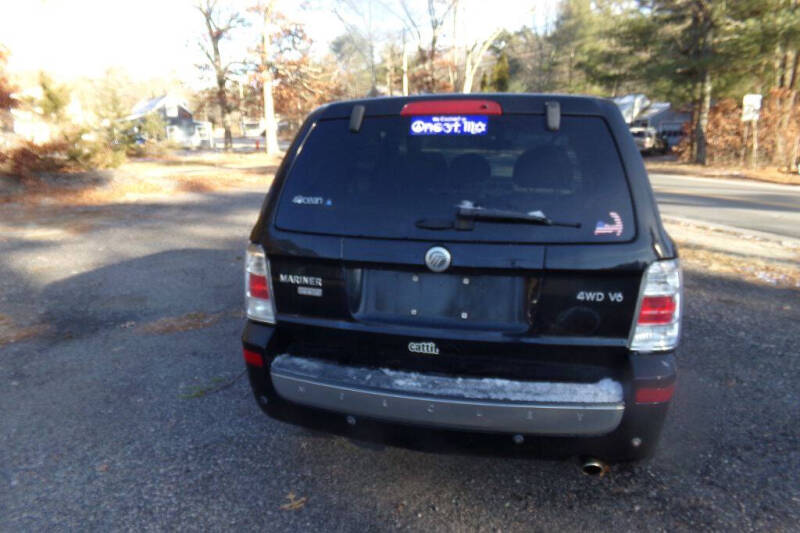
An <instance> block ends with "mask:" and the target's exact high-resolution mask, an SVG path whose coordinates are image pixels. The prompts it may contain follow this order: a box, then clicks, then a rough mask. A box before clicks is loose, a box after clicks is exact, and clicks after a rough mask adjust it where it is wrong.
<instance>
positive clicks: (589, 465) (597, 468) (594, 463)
mask: <svg viewBox="0 0 800 533" xmlns="http://www.w3.org/2000/svg"><path fill="white" fill-rule="evenodd" d="M610 471H611V468H610V467H609V466H608V464H607V463H606V462H605V461H601V460H600V459H597V458H595V457H587V458H585V459H584V460H583V461H582V463H581V472H583V473H584V474H586V475H587V476H592V477H595V476H597V477H603V476H604V475H606V474H607V473H608V472H610Z"/></svg>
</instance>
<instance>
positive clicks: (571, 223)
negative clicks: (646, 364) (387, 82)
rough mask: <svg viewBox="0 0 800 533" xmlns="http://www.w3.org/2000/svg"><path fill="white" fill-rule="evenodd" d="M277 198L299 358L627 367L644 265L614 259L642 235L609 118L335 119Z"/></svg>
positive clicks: (276, 266)
mask: <svg viewBox="0 0 800 533" xmlns="http://www.w3.org/2000/svg"><path fill="white" fill-rule="evenodd" d="M495 107H496V108H497V109H499V106H496V104H494V106H492V107H491V109H495ZM279 194H280V197H279V199H278V201H277V213H276V215H275V218H274V224H275V230H276V232H275V233H276V234H278V233H279V234H280V235H281V236H282V237H281V239H280V242H281V244H280V245H275V246H271V247H269V248H268V250H267V252H268V254H269V259H270V261H271V265H272V267H271V273H272V282H273V287H274V294H275V302H276V305H277V312H278V320H279V321H280V322H281V323H282V325H283V326H284V327H283V328H282V329H283V330H284V331H285V335H286V337H287V339H288V341H287V342H289V343H290V344H291V345H292V349H293V350H295V351H297V352H302V353H304V354H305V355H314V356H320V357H328V358H334V359H338V360H355V359H358V360H360V361H362V362H367V363H369V364H372V365H376V366H382V365H386V366H394V367H401V368H423V369H434V370H437V369H439V370H444V369H447V370H450V371H455V370H458V371H459V372H464V373H471V374H480V375H484V374H490V375H496V376H501V375H503V374H506V375H509V374H510V375H511V376H510V377H518V376H519V374H515V372H517V371H515V370H513V369H511V368H512V367H510V366H509V365H508V364H505V363H503V361H505V360H506V359H509V358H510V359H515V360H521V361H523V362H525V363H530V364H531V365H533V366H531V367H530V368H531V369H532V368H534V367H536V368H542V365H546V366H548V369H549V370H548V371H547V373H548V375H549V376H550V377H553V376H557V375H559V368H561V365H563V364H565V363H569V364H574V363H575V362H582V363H585V364H586V365H588V366H601V367H608V366H618V365H620V364H621V361H622V358H623V356H624V353H625V347H626V345H627V339H628V336H629V332H630V328H631V323H632V319H633V315H634V312H635V308H636V303H637V296H638V291H639V285H640V282H641V277H642V271H643V268H644V264H641V263H637V262H635V261H634V262H630V263H621V262H619V261H614V260H609V259H608V257H609V256H614V257H622V256H624V254H620V247H622V248H623V249H624V247H625V246H626V245H628V244H629V243H632V241H633V240H634V239H635V236H636V231H637V229H636V223H635V217H634V209H633V204H632V201H631V195H630V191H629V188H628V183H627V181H626V176H625V172H624V170H623V167H622V164H621V161H620V156H619V153H618V150H617V147H616V144H615V142H614V139H613V137H612V135H611V132H610V130H609V127H608V125H607V124H606V123H605V120H604V119H603V118H602V117H600V116H570V115H563V116H561V117H560V125H559V127H558V128H557V129H553V128H552V124H551V127H548V123H547V119H546V117H545V115H543V114H516V113H515V114H502V113H499V112H498V113H497V114H486V115H480V114H453V112H452V106H450V111H449V112H448V114H446V115H437V114H435V112H434V113H431V114H426V115H416V114H405V115H398V116H367V117H365V118H364V120H363V123H362V124H361V126H360V129H359V130H358V131H357V132H353V131H351V128H350V121H349V120H348V119H344V118H332V119H321V120H319V121H317V122H316V124H315V125H314V127H313V128H311V130H310V133H308V134H307V136H306V138H305V139H304V140H303V142H302V144H301V145H300V148H299V150H298V155H297V156H296V158H295V160H294V161H293V162H292V164H291V166H290V168H289V170H288V176H287V179H286V181H285V182H284V185H283V187H282V190H281V191H280V193H279ZM287 242H291V246H289V245H287ZM432 247H442V248H444V249H445V250H446V251H447V252H448V253H449V255H450V264H449V265H448V266H447V268H446V270H445V271H444V272H432V271H431V268H430V266H426V264H425V257H426V253H427V252H428V251H429V250H430V249H431V248H432ZM565 254H569V255H570V256H571V257H573V258H574V257H577V258H578V260H576V261H568V262H564V261H560V260H559V258H560V257H563V256H564V255H565ZM355 332H359V333H361V334H360V335H354V333H355ZM498 343H499V344H498ZM430 356H434V357H430ZM436 356H438V357H436ZM531 372H534V373H535V371H533V370H531ZM606 374H607V373H606V372H600V373H599V374H598V373H596V372H589V373H587V375H586V379H587V380H591V379H595V378H596V377H597V375H606ZM569 379H575V376H574V375H571V376H570V377H569Z"/></svg>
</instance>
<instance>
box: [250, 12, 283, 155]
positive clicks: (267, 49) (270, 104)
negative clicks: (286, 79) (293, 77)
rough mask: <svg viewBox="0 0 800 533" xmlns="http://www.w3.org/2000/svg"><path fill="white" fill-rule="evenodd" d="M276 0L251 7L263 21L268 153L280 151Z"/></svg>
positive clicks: (262, 77)
mask: <svg viewBox="0 0 800 533" xmlns="http://www.w3.org/2000/svg"><path fill="white" fill-rule="evenodd" d="M275 3H276V0H266V1H259V2H258V3H257V4H256V5H254V6H253V7H252V8H251V11H254V12H256V13H258V15H259V16H260V18H261V21H262V27H261V50H260V52H261V54H260V56H261V65H260V71H261V89H262V95H263V99H264V126H265V139H264V141H265V142H264V150H265V151H266V153H267V154H277V153H278V152H280V147H279V146H278V121H277V119H276V118H275V99H274V98H273V94H272V90H273V84H274V76H273V72H272V69H273V65H272V34H273V33H274V31H275V23H274V22H275V21H274V20H273V19H274V18H275V17H276V11H275Z"/></svg>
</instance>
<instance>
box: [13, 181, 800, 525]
mask: <svg viewBox="0 0 800 533" xmlns="http://www.w3.org/2000/svg"><path fill="white" fill-rule="evenodd" d="M262 199H263V194H262V192H261V191H258V190H238V191H228V192H204V193H193V194H190V193H183V194H175V195H173V196H171V197H169V198H162V199H157V200H156V199H154V200H152V201H149V202H139V203H131V204H116V205H101V206H94V207H83V208H67V207H64V208H55V207H54V208H46V207H45V208H43V209H40V210H39V211H36V213H35V215H36V216H35V217H34V218H31V216H26V217H23V216H22V210H23V208H22V207H13V206H4V207H3V209H4V212H5V213H6V214H7V215H6V216H4V217H3V220H2V221H0V226H2V233H0V332H2V335H0V384H2V386H0V530H3V531H21V530H44V529H55V530H86V529H94V530H145V529H157V530H163V529H170V530H173V529H174V530H197V529H214V530H222V529H237V530H238V529H243V530H264V529H267V530H325V531H381V530H395V529H400V530H414V531H432V530H436V531H465V530H479V531H548V530H567V531H575V530H584V531H590V530H592V531H593V530H616V531H620V530H650V531H656V530H698V529H714V530H731V529H736V530H762V531H775V530H790V529H795V528H796V527H797V523H798V520H800V466H798V465H800V438H799V437H800V404H799V403H798V390H800V389H798V385H797V376H798V375H800V364H799V363H798V362H799V360H800V358H799V357H798V355H800V349H798V344H797V339H798V338H799V337H800V298H798V296H800V289H798V288H797V287H796V286H792V284H781V283H772V284H770V283H761V282H759V281H758V280H757V279H753V278H744V277H737V276H733V275H726V274H722V273H718V272H716V271H715V270H714V269H712V268H700V267H697V266H691V263H690V266H689V268H688V269H687V271H686V274H685V275H686V294H687V297H686V301H687V308H686V315H685V319H684V325H685V330H684V331H685V335H684V339H683V344H682V346H681V349H680V352H679V365H680V367H679V372H680V374H679V384H678V389H677V392H676V395H675V400H674V402H673V406H672V409H671V412H670V416H669V418H668V422H667V425H666V428H665V432H664V434H663V435H662V440H661V446H660V449H659V451H658V453H657V455H656V456H655V457H654V458H653V459H652V460H649V461H647V462H643V463H639V464H632V465H616V466H614V467H613V469H612V471H611V473H610V474H608V475H606V476H605V477H602V478H593V477H587V476H584V475H583V474H581V473H580V471H579V469H578V468H577V464H576V462H575V461H566V460H565V461H552V460H540V459H537V458H513V459H509V458H497V457H483V456H480V457H476V456H468V455H439V454H430V453H421V452H414V451H409V450H404V449H396V448H385V449H375V448H374V447H372V446H369V447H368V446H364V445H359V444H358V443H354V442H351V441H349V440H347V439H344V438H333V437H327V436H324V435H318V434H312V433H309V432H307V431H305V430H301V429H298V428H295V427H291V426H287V425H283V424H280V423H278V422H275V421H272V420H270V419H268V418H266V417H265V416H264V415H263V414H262V413H261V411H260V410H259V409H258V407H257V405H256V404H255V402H254V401H253V399H252V397H251V393H250V389H249V386H248V384H247V382H246V379H245V378H244V377H243V374H242V372H243V369H244V365H243V362H242V360H241V353H240V345H239V334H240V328H241V325H242V313H241V305H242V295H241V292H242V291H241V285H242V256H243V250H244V246H245V243H246V239H247V235H248V233H249V229H250V226H251V225H252V223H253V221H254V219H255V216H256V214H257V211H258V209H259V207H260V205H261V202H262ZM28 215H30V213H28ZM731 257H732V259H731V260H738V261H745V262H746V261H748V258H747V257H746V256H743V255H740V256H738V257H737V256H736V255H735V254H734V255H732V256H731Z"/></svg>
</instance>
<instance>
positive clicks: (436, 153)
mask: <svg viewBox="0 0 800 533" xmlns="http://www.w3.org/2000/svg"><path fill="white" fill-rule="evenodd" d="M438 118H441V117H422V123H419V122H417V123H416V124H415V123H414V121H419V120H420V117H408V116H393V117H366V118H365V119H364V122H363V125H362V127H361V130H360V131H359V132H358V133H351V132H350V131H349V120H348V119H330V120H321V121H320V122H319V123H318V124H317V125H316V127H315V128H314V130H313V131H312V132H311V134H310V135H309V136H308V138H307V139H306V141H305V143H304V145H303V146H302V150H301V152H300V154H299V155H298V157H297V159H296V161H295V162H294V164H293V166H292V168H291V170H290V173H289V176H288V178H287V180H286V183H285V185H284V188H283V191H282V193H281V200H280V202H279V206H278V213H277V220H276V223H277V226H278V227H279V228H281V229H286V230H293V231H301V232H311V233H324V234H330V235H341V236H353V237H375V238H389V239H420V240H440V241H477V242H520V243H542V242H561V243H576V242H609V241H610V242H619V241H625V240H630V239H631V238H632V237H633V236H634V234H635V226H634V218H633V208H632V205H631V198H630V193H629V190H628V185H627V181H626V179H625V174H624V171H623V169H622V164H621V161H620V158H619V154H618V152H617V150H616V146H615V144H614V141H613V139H612V137H611V133H610V132H609V130H608V127H607V125H606V123H605V121H604V120H603V119H601V118H599V117H573V116H562V117H561V127H560V129H559V130H558V131H555V132H553V131H549V130H548V129H547V128H546V125H545V119H544V117H543V116H541V115H499V116H488V117H485V116H483V117H481V116H477V117H476V116H470V117H463V118H464V124H470V125H471V126H470V127H465V130H466V131H464V130H462V129H461V128H456V129H452V128H450V129H449V130H448V132H447V133H448V134H444V133H443V132H442V129H441V128H438V129H437V128H434V127H432V126H431V124H433V123H435V122H437V119H438ZM468 119H469V120H468ZM443 120H445V121H452V120H454V119H453V118H452V117H449V118H447V119H443ZM459 205H472V206H477V207H483V208H486V209H502V210H507V211H513V212H521V213H530V212H540V213H543V214H545V215H546V216H547V217H549V218H550V219H552V220H554V221H556V222H565V223H574V224H580V227H579V228H574V227H560V226H539V225H532V224H528V223H520V222H511V221H496V220H491V221H484V220H476V221H475V222H474V226H473V227H472V229H470V230H466V231H465V230H457V229H435V230H433V229H425V228H420V227H418V225H417V223H418V221H420V220H421V219H436V220H454V219H455V218H456V213H457V210H458V206H459Z"/></svg>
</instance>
